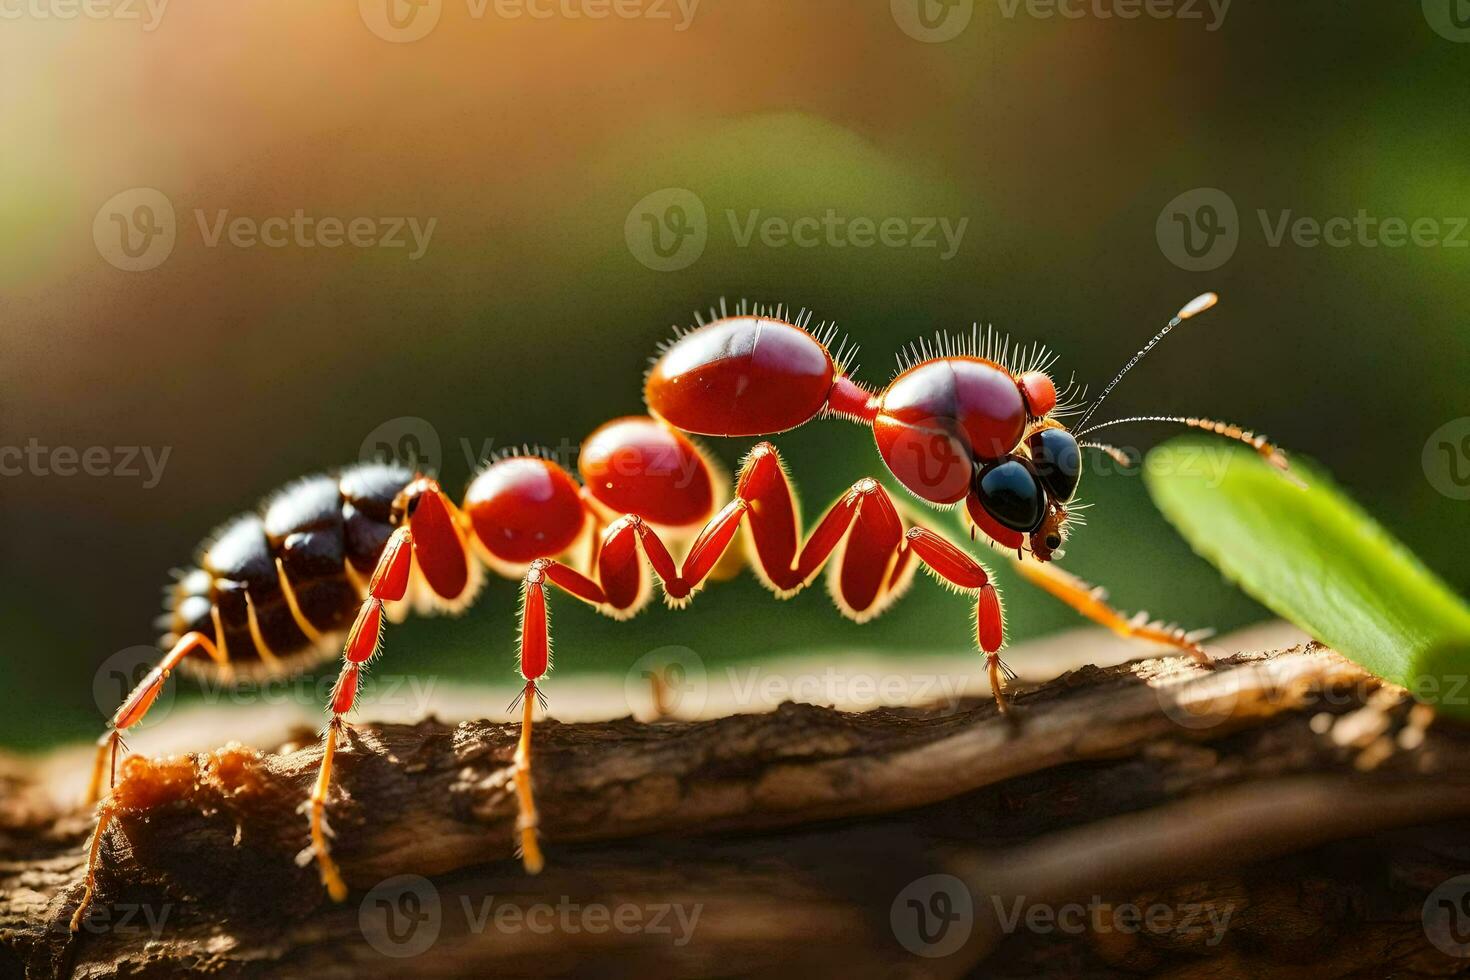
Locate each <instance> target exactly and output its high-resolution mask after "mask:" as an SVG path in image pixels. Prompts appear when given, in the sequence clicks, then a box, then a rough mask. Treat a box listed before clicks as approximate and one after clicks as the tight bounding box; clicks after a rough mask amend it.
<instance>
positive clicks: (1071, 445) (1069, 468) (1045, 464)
mask: <svg viewBox="0 0 1470 980" xmlns="http://www.w3.org/2000/svg"><path fill="white" fill-rule="evenodd" d="M1026 448H1027V449H1029V450H1031V462H1032V463H1033V464H1034V465H1035V467H1036V475H1037V476H1039V477H1041V483H1042V485H1043V486H1045V487H1046V489H1047V490H1048V491H1050V492H1051V495H1052V496H1053V497H1055V498H1056V499H1057V500H1060V501H1062V502H1063V503H1065V502H1066V501H1068V500H1071V499H1072V494H1074V493H1076V492H1077V481H1078V480H1079V479H1081V477H1082V454H1081V452H1079V451H1078V449H1077V440H1076V439H1074V438H1072V434H1071V433H1070V432H1067V431H1065V430H1063V429H1042V430H1041V431H1040V432H1038V433H1036V434H1035V435H1033V436H1032V437H1031V438H1030V439H1027V440H1026Z"/></svg>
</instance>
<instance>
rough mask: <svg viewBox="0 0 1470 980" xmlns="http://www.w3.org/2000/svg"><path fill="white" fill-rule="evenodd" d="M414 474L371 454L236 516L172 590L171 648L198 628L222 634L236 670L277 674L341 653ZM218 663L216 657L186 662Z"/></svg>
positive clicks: (196, 665)
mask: <svg viewBox="0 0 1470 980" xmlns="http://www.w3.org/2000/svg"><path fill="white" fill-rule="evenodd" d="M413 480H414V473H413V472H412V471H411V470H408V469H405V468H404V467H401V466H397V465H393V464H380V463H363V464H359V465H356V466H353V467H350V468H348V469H345V470H343V471H341V472H340V473H338V474H336V475H335V476H330V475H325V474H323V475H318V476H312V477H307V478H306V479H304V480H300V481H298V482H296V483H293V484H290V485H289V486H286V487H284V488H282V489H281V490H279V491H277V492H276V493H275V494H273V495H272V496H271V497H270V498H268V499H267V500H266V502H265V503H264V504H263V505H262V506H261V508H260V510H259V511H257V512H252V513H246V514H241V515H240V516H239V517H236V518H235V519H234V520H232V521H229V522H228V523H226V524H225V525H224V526H223V527H222V528H221V529H220V530H219V531H218V532H217V533H216V534H215V535H214V536H213V537H212V538H211V539H210V540H209V541H207V542H206V543H205V544H204V545H203V546H202V547H201V548H200V552H199V556H198V559H197V562H198V563H197V565H196V566H195V567H193V568H191V569H189V570H188V571H186V572H184V573H183V574H182V575H181V576H180V577H179V579H178V581H177V583H176V584H175V585H174V587H173V589H172V590H171V596H170V598H171V602H170V607H169V610H168V612H167V613H166V615H165V618H164V622H165V623H166V625H167V627H168V629H169V633H168V634H167V635H166V636H164V637H163V638H162V639H161V640H160V645H161V646H163V647H164V648H168V647H170V646H172V645H173V644H174V643H175V642H177V640H178V638H179V637H181V636H184V635H185V634H187V633H190V632H198V633H201V634H203V635H204V636H205V637H207V638H208V639H209V640H211V641H213V642H214V643H215V645H216V646H217V647H218V648H219V649H220V651H221V652H222V654H223V659H225V660H227V661H228V662H229V664H230V667H231V669H232V670H233V671H234V673H235V674H236V675H243V676H251V675H270V674H277V673H286V672H290V671H294V670H297V669H300V667H301V666H302V665H303V663H306V662H315V661H317V660H319V659H325V658H327V657H330V656H332V655H334V654H335V653H336V648H337V641H338V639H339V636H340V633H341V632H342V631H343V630H345V629H346V628H347V627H348V626H350V625H351V624H352V619H353V616H354V614H355V613H356V612H357V607H358V604H359V603H360V602H361V601H362V588H363V586H362V583H363V582H364V581H366V579H367V577H368V576H369V575H371V574H372V571H373V567H374V566H375V565H376V564H377V561H378V557H379V555H381V553H382V551H383V546H384V545H385V544H386V542H387V540H388V537H389V535H391V534H392V533H393V528H394V524H395V519H394V515H393V502H394V498H395V497H397V496H398V495H399V494H400V493H401V492H402V491H403V489H404V488H405V487H406V486H408V485H409V484H410V483H412V482H413ZM184 665H185V666H186V667H187V669H191V670H195V671H203V672H206V673H209V672H217V671H218V670H219V668H218V666H217V664H216V662H215V661H213V660H205V659H204V658H193V659H190V660H186V661H184Z"/></svg>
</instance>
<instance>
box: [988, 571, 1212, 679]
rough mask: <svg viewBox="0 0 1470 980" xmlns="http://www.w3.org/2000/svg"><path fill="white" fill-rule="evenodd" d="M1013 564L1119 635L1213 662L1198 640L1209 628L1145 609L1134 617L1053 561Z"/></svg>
mask: <svg viewBox="0 0 1470 980" xmlns="http://www.w3.org/2000/svg"><path fill="white" fill-rule="evenodd" d="M1011 564H1012V566H1013V567H1014V568H1015V569H1016V571H1017V572H1018V573H1020V575H1021V577H1022V578H1024V579H1026V581H1028V582H1030V583H1031V584H1032V585H1034V586H1036V587H1037V588H1039V589H1041V590H1043V591H1044V592H1046V593H1048V594H1050V595H1052V596H1055V597H1056V598H1058V599H1060V600H1061V601H1062V602H1064V603H1066V604H1067V605H1069V606H1071V607H1072V608H1073V609H1075V610H1076V611H1077V612H1078V613H1079V614H1081V615H1082V616H1085V617H1086V618H1088V619H1090V620H1092V621H1093V622H1094V623H1097V624H1098V625H1100V626H1105V627H1107V628H1108V629H1110V630H1112V631H1113V632H1114V633H1116V634H1117V635H1119V636H1123V637H1128V638H1131V639H1135V640H1143V641H1145V642H1148V643H1161V644H1164V645H1165V646H1170V647H1174V648H1175V649H1176V650H1182V651H1184V652H1185V653H1188V654H1189V655H1190V656H1192V657H1194V659H1195V660H1196V661H1198V662H1199V663H1201V664H1204V665H1206V666H1208V665H1209V664H1210V662H1211V661H1210V656H1209V654H1207V653H1206V652H1205V649H1204V647H1202V646H1200V645H1199V642H1198V641H1199V640H1201V639H1203V638H1204V637H1205V636H1206V635H1208V632H1207V631H1198V632H1186V631H1185V630H1183V629H1181V628H1179V627H1177V626H1169V625H1166V624H1163V623H1158V622H1150V621H1149V620H1148V616H1147V615H1146V614H1145V613H1139V614H1138V615H1136V616H1132V617H1129V616H1125V615H1123V613H1121V612H1119V611H1118V610H1117V609H1114V608H1113V607H1112V606H1110V605H1108V603H1107V601H1106V598H1107V592H1106V591H1105V590H1103V589H1101V588H1096V587H1094V586H1091V585H1088V584H1087V583H1086V582H1084V581H1082V579H1080V578H1078V577H1077V576H1075V575H1073V574H1071V573H1070V572H1067V571H1064V570H1062V569H1060V568H1058V567H1056V565H1055V564H1053V563H1051V562H1039V561H1036V560H1034V559H1023V560H1016V559H1012V561H1011Z"/></svg>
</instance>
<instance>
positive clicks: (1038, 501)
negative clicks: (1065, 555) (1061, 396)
mask: <svg viewBox="0 0 1470 980" xmlns="http://www.w3.org/2000/svg"><path fill="white" fill-rule="evenodd" d="M1081 472H1082V468H1081V457H1080V452H1079V450H1078V447H1077V440H1075V439H1073V438H1072V435H1071V433H1069V432H1068V431H1067V430H1066V429H1065V428H1063V427H1062V426H1061V425H1059V424H1057V423H1055V422H1052V423H1049V424H1046V425H1045V426H1044V427H1043V428H1040V429H1037V430H1036V431H1035V432H1033V433H1032V434H1031V436H1030V438H1028V439H1027V440H1026V442H1025V444H1024V447H1018V449H1017V451H1016V452H1013V453H1010V454H1008V455H1006V456H1003V457H1001V458H1000V459H996V460H991V461H988V462H984V463H980V464H977V465H976V466H975V468H974V475H973V478H972V481H971V486H970V492H969V495H968V497H967V499H966V505H967V509H968V511H969V513H970V517H971V519H973V520H974V521H975V523H976V525H978V526H979V527H980V529H981V530H983V531H985V533H986V534H988V535H989V536H990V537H991V538H993V539H994V540H995V541H996V542H998V543H999V544H1001V545H1002V546H1004V547H1007V548H1020V547H1021V545H1022V543H1023V542H1025V541H1026V539H1027V538H1028V537H1029V539H1030V543H1031V551H1032V553H1033V554H1035V556H1036V557H1037V559H1039V560H1040V561H1050V560H1051V559H1052V557H1053V556H1054V555H1055V554H1056V553H1058V552H1059V551H1060V549H1061V547H1062V544H1063V542H1064V541H1065V540H1066V526H1067V508H1066V504H1067V502H1068V501H1069V500H1071V499H1072V496H1073V494H1075V493H1076V492H1077V482H1078V479H1079V478H1080V477H1081Z"/></svg>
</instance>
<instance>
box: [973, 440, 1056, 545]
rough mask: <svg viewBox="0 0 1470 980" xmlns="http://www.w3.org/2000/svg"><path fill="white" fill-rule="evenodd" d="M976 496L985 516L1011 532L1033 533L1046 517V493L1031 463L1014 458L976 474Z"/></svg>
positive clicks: (999, 462) (996, 463) (1004, 460)
mask: <svg viewBox="0 0 1470 980" xmlns="http://www.w3.org/2000/svg"><path fill="white" fill-rule="evenodd" d="M975 495H976V496H977V497H979V498H980V503H981V505H982V506H983V507H984V508H985V511H986V513H988V514H989V515H990V516H991V517H993V518H995V520H996V522H997V523H999V524H1000V525H1001V526H1003V527H1008V528H1010V529H1011V530H1012V531H1026V532H1031V531H1034V530H1036V529H1037V528H1038V527H1040V526H1041V519H1042V518H1043V517H1045V516H1046V492H1045V490H1043V489H1042V486H1041V480H1040V478H1039V477H1037V475H1036V471H1035V470H1033V469H1032V468H1031V464H1030V463H1027V462H1026V461H1025V460H1021V459H1017V458H1016V457H1014V456H1012V457H1010V458H1008V459H1003V460H1000V461H998V462H995V463H991V464H989V465H988V466H986V467H985V468H984V469H982V470H980V471H978V472H977V473H976V474H975Z"/></svg>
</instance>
